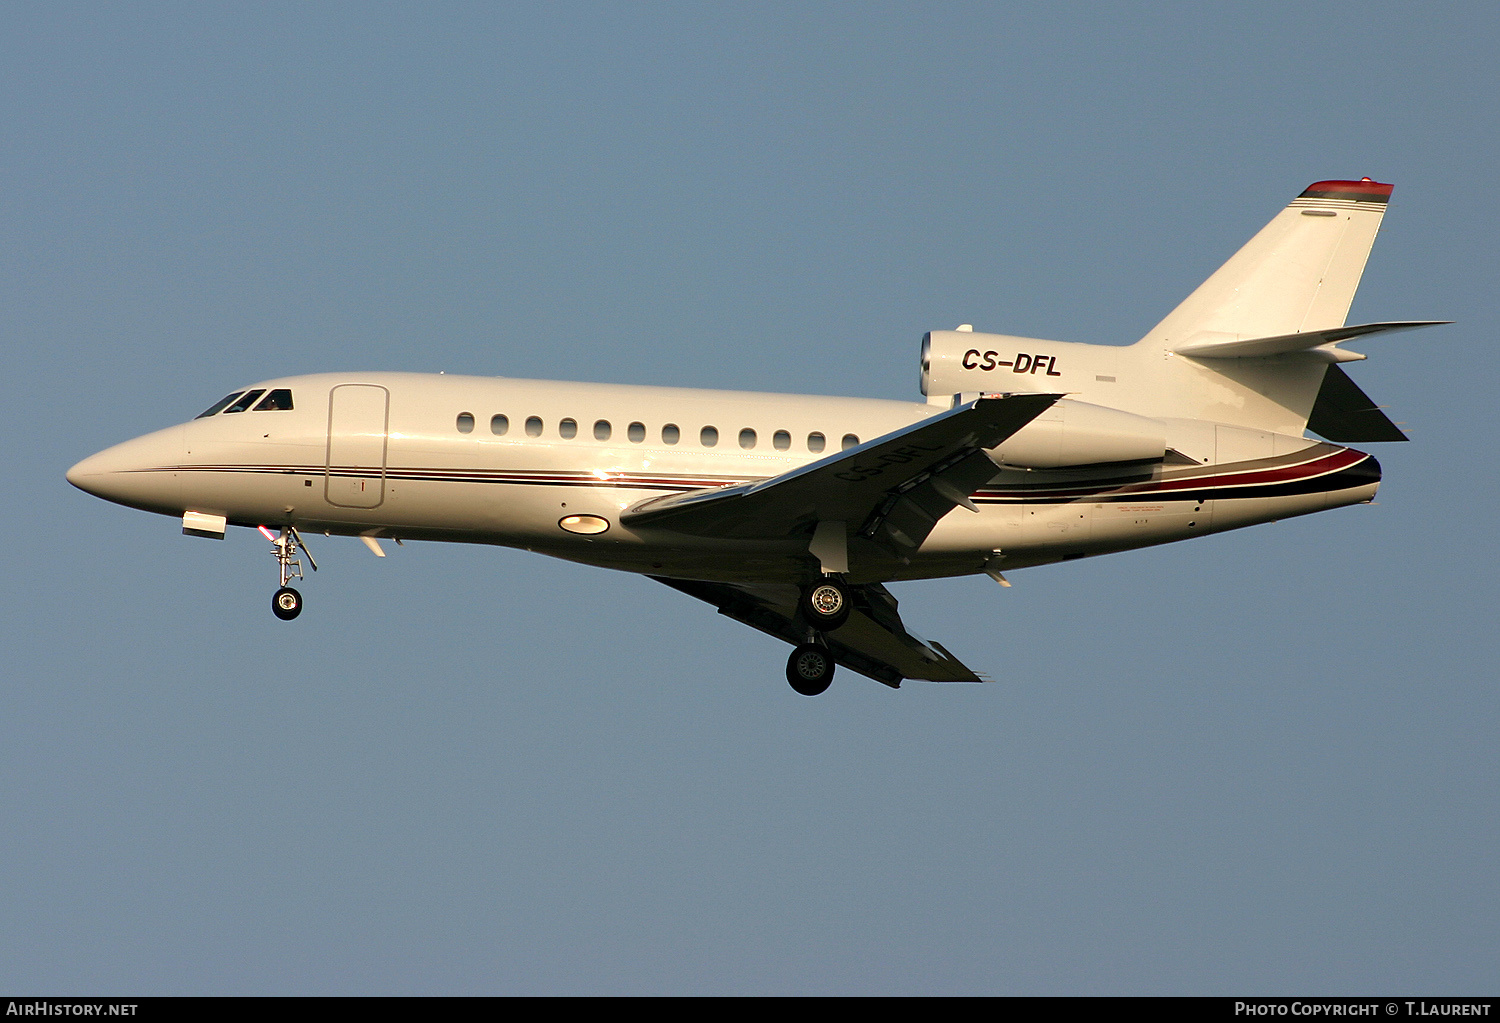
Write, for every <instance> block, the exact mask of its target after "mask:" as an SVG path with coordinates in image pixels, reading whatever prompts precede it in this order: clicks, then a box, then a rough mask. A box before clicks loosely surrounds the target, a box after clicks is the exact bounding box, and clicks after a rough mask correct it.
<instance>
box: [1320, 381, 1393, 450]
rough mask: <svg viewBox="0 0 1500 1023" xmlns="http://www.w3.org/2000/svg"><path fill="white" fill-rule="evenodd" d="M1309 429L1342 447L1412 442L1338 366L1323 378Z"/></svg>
mask: <svg viewBox="0 0 1500 1023" xmlns="http://www.w3.org/2000/svg"><path fill="white" fill-rule="evenodd" d="M1307 428H1308V429H1309V430H1311V431H1312V432H1313V433H1316V434H1317V435H1318V436H1320V437H1325V438H1327V439H1328V440H1331V441H1334V442H1335V443H1338V444H1364V443H1370V442H1372V441H1397V440H1407V439H1408V438H1407V436H1406V434H1404V433H1402V432H1401V428H1400V427H1399V426H1397V425H1396V424H1395V423H1393V422H1391V421H1390V420H1389V419H1388V418H1386V414H1385V413H1384V412H1382V411H1380V409H1378V408H1376V406H1375V403H1374V402H1373V401H1371V400H1370V399H1369V397H1368V396H1367V395H1366V394H1365V392H1364V391H1361V390H1360V389H1359V386H1358V385H1357V384H1355V382H1354V381H1353V380H1350V379H1349V375H1348V374H1347V373H1345V372H1344V371H1343V370H1341V369H1339V368H1338V367H1337V366H1329V367H1328V372H1327V374H1326V375H1324V377H1323V386H1322V387H1321V388H1319V390H1318V400H1317V401H1316V402H1315V403H1314V404H1313V409H1312V415H1310V416H1309V417H1308V419H1307Z"/></svg>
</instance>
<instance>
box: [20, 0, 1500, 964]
mask: <svg viewBox="0 0 1500 1023" xmlns="http://www.w3.org/2000/svg"><path fill="white" fill-rule="evenodd" d="M1351 10H1352V9H1351V8H1349V7H1347V6H1346V5H1331V4H1330V5H1325V4H1306V3H1299V4H1254V5H1195V4H1140V5H1117V6H1107V7H1100V6H1097V5H1059V4H1045V5H1041V4H1038V5H1000V4H945V3H924V4H878V3H860V4H805V3H804V4H733V5H729V4H725V5H707V4H701V5H698V4H671V3H656V4H649V5H647V4H565V3H559V4H548V5H499V4H456V3H453V4H422V5H413V4H385V5H367V4H334V3H325V4H314V5H301V4H298V5H280V4H259V5H253V6H243V5H201V4H128V5H114V4H75V5H66V6H65V5H59V4H10V5H7V6H5V7H4V9H3V10H0V90H3V95H4V96H5V97H6V102H5V104H4V106H3V112H0V129H3V130H0V190H3V194H4V197H5V199H4V202H3V203H0V264H3V267H4V271H5V272H4V273H3V274H0V310H3V314H0V332H3V334H0V352H3V358H4V367H5V370H6V377H7V379H8V381H9V382H10V383H11V385H12V386H11V394H10V400H9V401H7V402H5V403H4V406H3V410H0V426H3V429H4V436H5V437H6V450H7V452H8V453H9V455H10V457H11V460H12V468H11V470H10V471H9V473H8V476H7V478H8V480H9V482H10V494H11V499H10V500H9V501H7V502H6V511H5V516H6V526H7V528H6V534H7V538H8V541H9V542H8V543H7V544H6V546H5V550H4V554H3V558H4V559H5V564H6V566H7V568H8V572H7V576H8V578H9V580H10V586H8V587H6V589H5V592H4V595H3V597H0V600H3V602H4V604H3V606H4V614H3V616H0V651H3V654H4V658H5V663H6V665H7V670H6V671H5V673H4V676H5V678H6V685H5V693H6V697H7V701H6V702H7V709H6V713H5V714H4V715H0V819H3V820H4V821H5V826H4V828H0V862H3V863H4V864H5V870H4V872H3V873H4V878H3V880H0V921H3V923H4V926H0V988H4V989H6V990H11V991H27V992H36V993H77V992H80V991H95V992H99V991H107V992H121V993H123V992H130V993H141V994H189V993H312V994H322V993H400V994H424V993H430V994H436V993H454V994H463V993H874V994H886V993H916V994H921V993H995V994H1007V993H1015V994H1036V993H1063V992H1071V993H1091V994H1092V993H1195V994H1230V993H1244V994H1270V993H1313V992H1317V993H1366V994H1367V993H1370V992H1387V993H1389V992H1399V991H1405V992H1410V993H1426V994H1434V993H1453V994H1474V993H1493V991H1494V987H1495V978H1496V969H1495V964H1496V962H1497V961H1500V925H1497V923H1496V921H1497V920H1500V883H1497V881H1496V874H1495V871H1494V850H1495V848H1497V845H1500V834H1497V824H1496V821H1497V820H1500V813H1497V810H1500V806H1497V803H1500V771H1497V763H1496V753H1495V746H1494V736H1495V734H1496V732H1497V726H1500V699H1497V695H1496V686H1495V670H1494V667H1493V665H1494V663H1495V660H1496V655H1497V653H1500V651H1497V645H1500V644H1497V640H1496V628H1495V624H1494V608H1495V606H1496V603H1497V600H1496V598H1497V596H1500V594H1497V592H1496V591H1497V585H1496V581H1495V579H1496V571H1495V567H1496V565H1495V562H1496V544H1495V540H1494V535H1493V528H1492V525H1491V523H1492V521H1493V518H1494V511H1493V509H1494V508H1495V501H1496V498H1497V497H1500V494H1497V487H1496V484H1495V478H1494V474H1493V473H1492V472H1491V471H1490V469H1489V466H1488V456H1489V452H1490V450H1491V449H1492V448H1493V447H1494V444H1495V441H1496V439H1497V414H1496V411H1495V402H1494V398H1493V394H1492V391H1493V383H1492V382H1493V381H1494V379H1495V378H1496V370H1497V368H1500V367H1497V359H1496V354H1495V348H1494V346H1493V344H1492V343H1491V342H1490V335H1491V334H1492V333H1493V330H1492V329H1491V328H1490V325H1491V324H1493V323H1494V321H1495V312H1496V310H1495V301H1494V295H1495V284H1494V279H1495V271H1496V267H1497V265H1500V261H1497V258H1496V246H1495V241H1494V238H1495V218H1494V216H1493V214H1492V212H1491V205H1492V204H1491V203H1490V201H1489V197H1488V194H1487V186H1486V185H1485V184H1484V182H1485V181H1486V180H1487V179H1486V178H1484V174H1486V173H1489V172H1491V170H1492V168H1493V167H1494V165H1495V162H1496V156H1497V149H1500V145H1497V141H1496V140H1497V138H1500V131H1497V128H1500V125H1497V123H1496V121H1497V115H1496V110H1497V109H1500V103H1497V99H1500V96H1497V91H1500V90H1497V86H1496V80H1495V76H1494V66H1493V64H1494V54H1495V52H1496V48H1497V44H1500V32H1497V28H1500V24H1497V22H1500V14H1497V13H1496V9H1495V8H1494V7H1493V5H1489V4H1480V3H1472V4H1432V5H1421V6H1415V5H1403V4H1384V3H1374V4H1366V5H1361V6H1360V7H1359V8H1358V9H1357V13H1354V14H1351ZM1364 175H1368V176H1370V177H1373V178H1376V179H1378V180H1381V181H1390V182H1394V183H1395V185H1396V191H1395V195H1394V197H1393V203H1392V206H1391V209H1390V212H1389V214H1388V216H1387V218H1386V221H1385V225H1384V227H1383V230H1382V234H1381V237H1380V239H1379V240H1378V241H1377V243H1376V246H1375V249H1374V253H1373V255H1372V258H1371V260H1370V263H1369V267H1368V269H1367V272H1366V274H1365V278H1364V284H1363V287H1362V290H1361V292H1360V294H1359V296H1358V297H1357V298H1356V300H1355V304H1354V308H1353V310H1352V312H1351V321H1353V322H1363V321H1369V320H1379V319H1407V318H1411V319H1417V318H1434V319H1452V320H1456V321H1458V322H1457V323H1456V325H1454V326H1452V327H1444V328H1434V329H1432V330H1429V331H1424V332H1418V333H1414V334H1403V335H1395V336H1392V337H1390V338H1389V339H1380V340H1374V341H1370V342H1369V343H1368V344H1366V345H1364V346H1362V349H1361V350H1364V351H1367V352H1368V353H1369V354H1370V356H1371V358H1370V360H1369V361H1368V362H1366V363H1360V364H1358V365H1356V366H1354V367H1353V368H1352V370H1351V375H1352V376H1354V378H1355V379H1356V381H1357V382H1358V383H1359V384H1360V385H1361V386H1362V387H1364V388H1365V389H1366V390H1367V391H1368V392H1369V393H1370V394H1371V395H1373V396H1374V397H1375V398H1376V399H1377V400H1378V401H1380V402H1382V403H1384V404H1386V405H1388V406H1389V407H1390V410H1391V415H1392V418H1394V419H1396V420H1398V421H1401V422H1404V423H1405V424H1407V427H1408V429H1409V430H1410V432H1411V436H1412V440H1413V442H1412V443H1410V444H1404V445H1385V446H1380V447H1378V448H1377V449H1375V450H1376V454H1377V455H1378V457H1379V458H1380V459H1381V461H1382V464H1383V466H1384V468H1385V473H1386V477H1385V484H1384V486H1383V488H1382V490H1381V493H1380V498H1379V501H1378V503H1377V504H1375V505H1373V506H1369V507H1356V508H1350V509H1343V510H1340V511H1335V512H1330V513H1327V514H1323V515H1319V516H1314V517H1311V518H1306V519H1297V520H1291V521H1286V522H1282V523H1278V524H1275V525H1268V526H1262V527H1257V528H1254V529H1250V530H1243V531H1240V532H1237V533H1231V534H1226V535H1222V536H1217V537H1210V538H1204V539H1201V540H1197V541H1194V542H1192V543H1187V544H1178V545H1174V546H1169V547H1165V548H1161V549H1157V550H1152V551H1141V552H1134V553H1129V554H1122V555H1114V556H1110V557H1106V558H1100V559H1094V560H1090V561H1086V562H1081V563H1072V564H1068V565H1065V566H1056V567H1051V568H1042V569H1035V570H1028V571H1025V572H1018V573H1015V575H1014V582H1015V584H1016V585H1015V586H1014V588H1012V589H1009V590H1001V589H999V588H998V587H996V586H995V585H994V584H993V583H992V582H990V581H989V580H988V579H984V578H982V577H981V578H978V579H956V580H945V581H936V582H923V583H913V584H907V585H904V586H899V587H897V588H896V593H897V596H898V597H900V598H901V600H902V610H903V614H904V615H905V617H906V619H907V621H908V623H909V624H910V625H911V626H912V628H914V629H915V630H916V631H918V632H920V633H922V634H924V635H927V636H930V637H933V638H936V639H938V640H940V641H941V642H943V643H944V644H945V645H947V646H948V647H949V648H950V649H952V650H953V651H954V652H955V653H956V654H958V655H959V656H960V657H962V658H964V659H965V660H966V661H968V662H969V663H971V664H973V665H974V666H975V667H976V668H979V669H981V670H984V671H987V672H988V673H989V674H991V675H993V676H995V677H996V678H997V680H998V681H997V682H996V683H995V684H992V685H986V686H932V685H919V684H914V683H909V684H908V685H907V686H906V687H905V688H903V689H902V690H900V691H899V692H892V691H889V690H887V689H885V688H884V687H882V686H879V685H876V684H874V683H870V682H867V681H865V680H863V679H860V678H858V677H855V676H852V675H851V674H849V673H844V674H842V675H841V676H840V678H839V679H838V680H837V681H836V682H835V685H834V688H833V689H832V690H830V692H829V693H828V694H826V695H825V696H823V697H820V698H819V699H817V700H806V699H802V698H799V697H797V696H795V694H793V693H791V691H790V690H789V689H788V687H787V686H786V684H785V682H784V680H783V679H782V675H781V672H782V665H783V661H784V657H785V652H784V648H783V647H782V646H781V645H780V644H778V643H776V642H774V641H772V640H770V639H768V638H766V637H763V636H761V635H759V634H758V633H754V632H752V631H750V630H748V629H746V628H744V627H742V626H739V625H736V624H735V623H732V622H729V621H727V620H725V619H723V618H720V617H718V616H716V615H714V614H713V613H712V612H711V610H710V609H708V608H707V607H706V606H704V605H700V604H698V603H696V602H694V601H690V600H688V599H686V598H684V597H682V596H681V595H680V594H677V593H674V592H671V591H668V590H666V589H665V588H664V587H660V586H658V585H657V584H654V583H651V582H650V581H648V580H644V579H639V578H635V577H631V576H626V575H620V574H615V573H610V572H604V571H598V570H590V569H585V568H581V567H578V566H573V565H568V564H562V563H556V562H551V561H547V560H544V559H540V558H538V557H535V556H531V555H526V554H523V553H518V552H513V551H506V550H500V549H486V548H467V547H454V546H442V545H434V544H408V545H407V546H406V547H405V548H402V549H400V550H397V551H393V552H392V556H391V557H388V558H386V559H384V560H377V559H375V558H372V557H370V555H369V553H368V552H367V551H366V550H365V549H364V548H363V546H361V545H360V544H358V543H356V542H354V541H351V540H339V539H330V540H323V541H322V542H321V543H319V542H316V541H314V547H313V551H314V554H315V555H317V557H318V559H319V563H320V565H322V566H323V570H322V571H321V572H319V573H318V574H317V576H316V577H315V578H314V579H313V580H312V581H311V582H310V584H309V585H307V586H306V587H304V593H305V594H306V596H307V601H308V611H307V613H306V614H305V615H304V616H303V617H302V618H301V619H299V620H298V622H297V623H296V624H295V626H293V627H290V628H289V627H287V626H286V625H284V624H282V623H279V622H276V621H275V620H274V619H273V618H272V617H271V615H270V614H269V611H268V609H267V607H266V604H267V598H268V594H269V592H270V590H271V589H272V588H273V586H274V563H273V562H272V560H271V559H270V558H269V557H267V556H266V549H265V548H266V545H265V543H264V541H263V540H261V539H260V538H259V537H258V536H257V535H255V534H253V533H250V532H248V531H237V532H235V533H232V534H231V536H230V537H229V538H228V539H227V540H225V541H224V542H223V543H212V542H209V541H204V540H198V539H193V538H188V537H183V536H181V535H180V532H179V529H178V525H177V524H176V523H175V522H172V521H170V520H168V519H165V518H159V517H154V516H150V515H146V514H144V513H139V512H133V511H128V510H126V509H122V508H118V507H115V506H112V505H107V504H105V503H103V502H101V501H98V500H95V499H93V498H90V497H88V496H87V495H84V494H82V493H80V492H78V491H76V490H73V489H72V488H71V487H69V486H67V484H66V483H65V482H64V481H63V478H62V474H63V472H64V471H65V470H66V468H67V467H68V466H69V465H71V464H72V463H73V462H74V461H77V460H78V459H79V458H82V457H83V456H85V455H87V454H90V453H92V452H94V451H96V450H99V449H100V448H103V447H105V446H108V445H110V444H113V443H116V442H118V441H120V440H124V439H126V438H128V437H131V436H135V435H137V434H140V433H144V432H146V431H149V430H153V429H157V428H160V427H162V426H165V425H169V424H171V423H173V422H177V421H180V420H182V419H185V418H188V417H190V416H191V415H193V414H195V413H196V412H198V411H199V410H200V409H201V408H202V407H204V406H206V405H207V404H208V403H209V402H210V401H212V400H213V399H214V398H216V397H218V396H219V395H221V394H223V393H225V392H226V391H228V390H229V389H230V388H231V387H233V386H235V385H238V384H240V383H246V382H250V381H253V380H256V379H260V378H264V377H269V376H273V375H280V374H283V373H295V372H314V371H324V370H330V371H336V370H342V369H348V370H360V369H409V370H431V371H437V370H446V371H448V372H454V373H458V372H465V373H478V374H489V373H495V374H504V375H508V376H523V377H525V376H535V377H546V378H563V379H585V380H603V381H619V382H631V383H664V384H675V385H684V386H704V387H732V388H745V389H756V390H788V391H801V392H813V393H831V394H850V395H869V396H878V397H892V398H914V397H915V396H916V381H917V347H918V342H919V339H920V337H921V335H922V333H923V332H924V331H926V330H929V329H934V328H947V327H951V326H953V325H955V324H957V323H960V322H971V323H974V324H976V326H977V327H978V328H979V329H981V330H986V329H988V330H993V331H998V332H1003V333H1012V334H1021V335H1029V336H1038V337H1051V338H1057V339H1061V340H1070V341H1087V342H1094V343H1129V342H1131V341H1134V340H1135V339H1136V338H1138V337H1139V336H1140V335H1141V334H1142V333H1144V332H1145V330H1146V329H1148V328H1149V327H1150V326H1151V325H1152V324H1153V323H1155V322H1156V320H1157V319H1159V318H1160V316H1161V315H1162V314H1163V313H1165V312H1166V311H1167V310H1169V309H1170V308H1171V307H1172V306H1173V305H1174V304H1175V303H1176V302H1177V301H1179V300H1180V299H1181V298H1182V297H1183V296H1184V295H1186V294H1187V293H1188V292H1189V291H1190V290H1191V289H1192V288H1193V287H1194V286H1196V285H1197V284H1198V283H1199V282H1200V281H1201V280H1202V279H1203V278H1204V277H1206V276H1207V275H1208V274H1209V273H1210V272H1211V271H1212V270H1213V269H1214V268H1215V267H1217V266H1218V265H1219V263H1221V262H1222V261H1223V260H1224V259H1225V258H1227V256H1228V255H1229V254H1230V253H1232V252H1233V251H1234V249H1236V248H1237V247H1238V246H1239V245H1240V244H1241V243H1242V242H1243V241H1244V240H1246V239H1247V238H1249V237H1250V235H1251V234H1253V233H1254V232H1255V231H1256V230H1257V229H1258V228H1259V227H1260V226H1261V225H1262V224H1263V223H1264V222H1265V221H1266V220H1268V219H1269V218H1270V217H1271V216H1272V215H1273V214H1274V213H1275V212H1276V210H1277V209H1279V208H1280V207H1281V206H1282V205H1284V204H1285V203H1286V202H1287V201H1288V200H1289V199H1290V198H1291V197H1292V196H1294V195H1295V194H1296V193H1297V192H1298V191H1300V190H1301V189H1302V188H1303V187H1305V186H1306V185H1307V184H1308V183H1309V182H1311V181H1314V180H1318V179H1322V178H1338V177H1360V176H1364ZM1357 347H1358V346H1357ZM1475 457H1478V458H1479V462H1478V463H1475V462H1474V461H1473V459H1474V458H1475Z"/></svg>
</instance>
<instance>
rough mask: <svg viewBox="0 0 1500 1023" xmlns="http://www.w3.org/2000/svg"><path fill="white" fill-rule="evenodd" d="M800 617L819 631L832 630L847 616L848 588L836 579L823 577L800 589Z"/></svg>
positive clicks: (841, 623)
mask: <svg viewBox="0 0 1500 1023" xmlns="http://www.w3.org/2000/svg"><path fill="white" fill-rule="evenodd" d="M799 603H800V606H801V608H802V617H803V618H804V619H805V620H806V621H807V624H808V625H810V626H812V627H813V628H814V629H816V630H817V631H819V632H832V631H833V630H834V629H837V628H838V627H839V626H840V625H843V624H844V622H845V621H846V620H848V618H849V590H848V588H847V587H845V586H844V584H843V583H841V582H839V581H838V580H837V579H833V578H824V579H822V580H821V581H819V582H816V583H814V584H813V585H811V586H809V587H808V588H807V589H805V590H803V591H802V600H801V601H800V602H799Z"/></svg>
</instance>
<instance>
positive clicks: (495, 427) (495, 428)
mask: <svg viewBox="0 0 1500 1023" xmlns="http://www.w3.org/2000/svg"><path fill="white" fill-rule="evenodd" d="M509 429H510V420H509V419H507V418H505V417H504V416H490V433H493V434H494V435H495V436H496V437H504V436H505V434H506V432H507V431H508V430H509Z"/></svg>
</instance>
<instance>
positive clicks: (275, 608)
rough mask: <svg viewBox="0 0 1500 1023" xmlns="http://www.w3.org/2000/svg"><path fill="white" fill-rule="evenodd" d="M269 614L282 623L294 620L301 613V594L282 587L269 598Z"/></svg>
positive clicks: (288, 587)
mask: <svg viewBox="0 0 1500 1023" xmlns="http://www.w3.org/2000/svg"><path fill="white" fill-rule="evenodd" d="M271 613H272V614H274V615H275V616H276V617H277V618H280V619H281V620H282V621H284V622H289V621H291V620H292V619H293V618H296V617H297V616H298V615H300V614H301V613H302V594H300V593H298V592H297V591H296V590H294V589H292V588H291V587H290V586H283V587H282V588H281V589H279V590H277V591H276V592H275V593H274V594H272V596H271Z"/></svg>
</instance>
